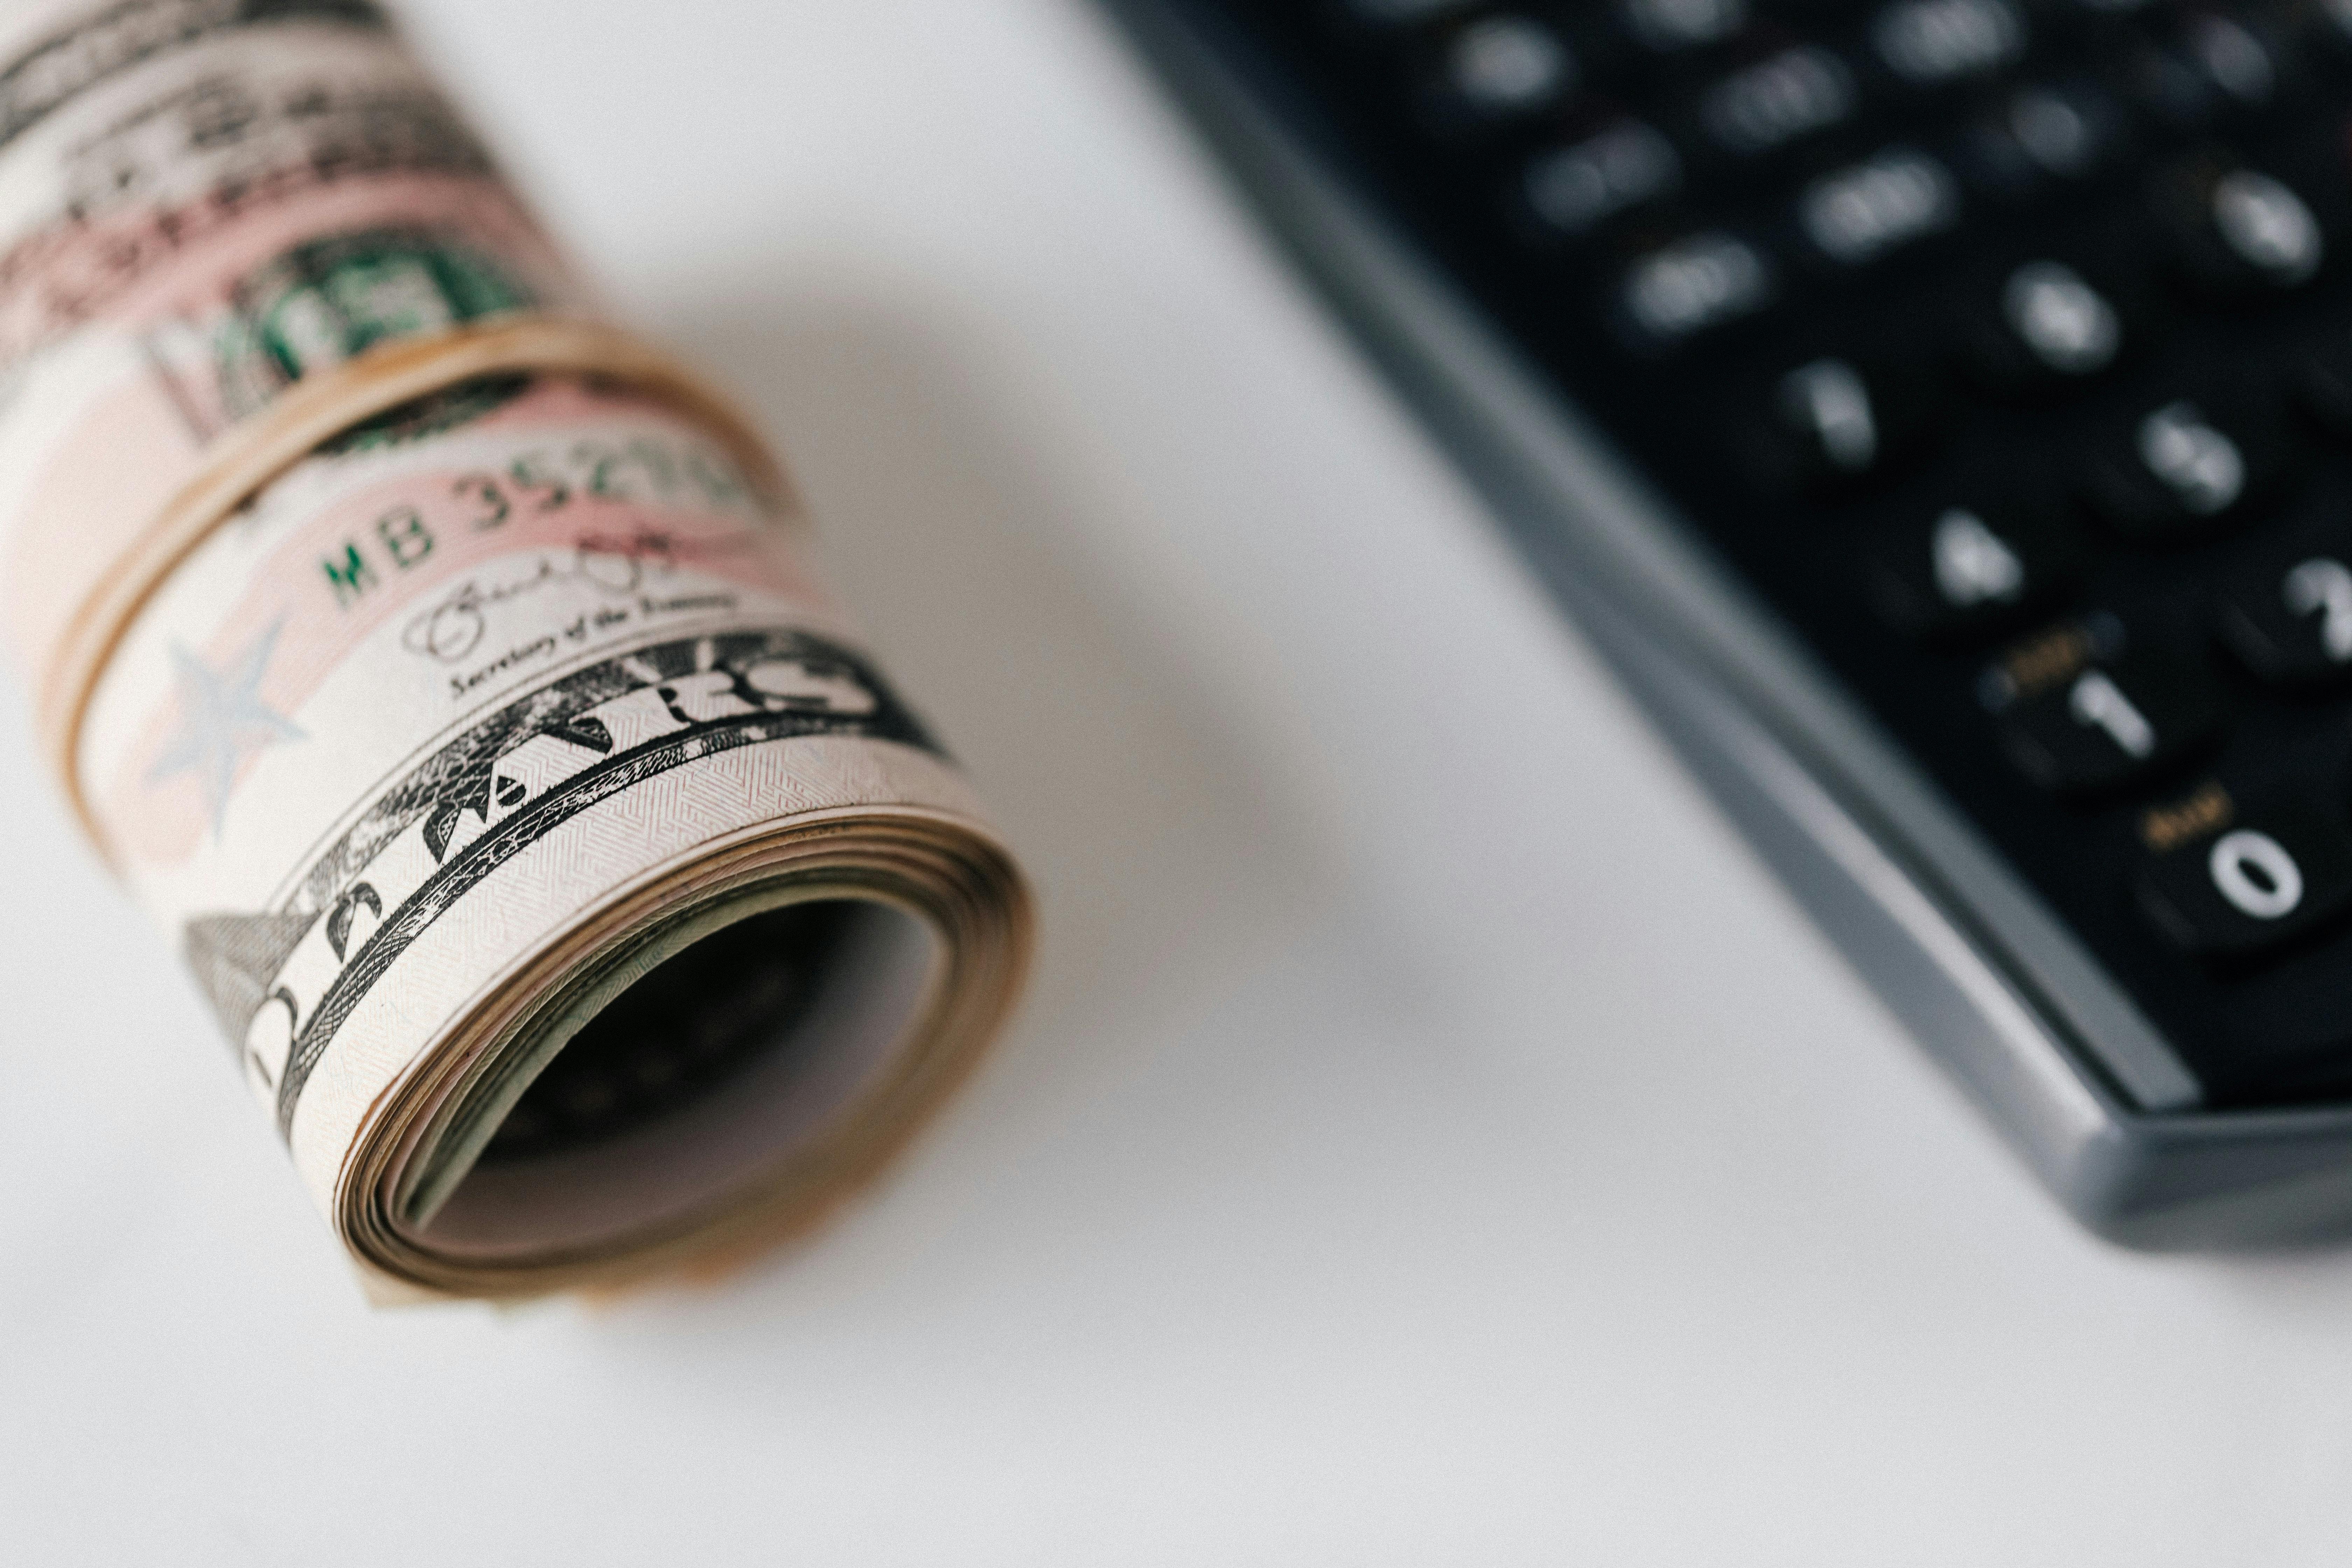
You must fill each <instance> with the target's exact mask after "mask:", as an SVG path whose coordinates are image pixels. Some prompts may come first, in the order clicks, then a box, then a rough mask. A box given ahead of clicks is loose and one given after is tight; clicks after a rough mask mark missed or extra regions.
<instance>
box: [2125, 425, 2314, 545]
mask: <svg viewBox="0 0 2352 1568" xmlns="http://www.w3.org/2000/svg"><path fill="white" fill-rule="evenodd" d="M2284 423H2285V422H2284V414H2283V412H2282V411H2281V410H2280V409H2279V407H2278V406H2277V405H2276V402H2275V400H2274V399H2273V398H2272V397H2270V396H2268V395H2265V394H2263V393H2261V392H2258V391H2255V390H2252V389H2250V388H2249V389H2240V390H2233V391H2229V392H2219V391H2217V392H2213V393H2209V394H2204V395H2192V396H2186V397H2174V398H2168V399H2166V400H2165V401H2163V402H2161V403H2158V405H2156V406H2154V407H2153V408H2149V409H2148V410H2147V412H2146V413H2143V414H2137V415H2135V416H2131V417H2130V418H2128V419H2126V420H2122V421H2117V422H2116V423H2113V424H2111V425H2110V426H2107V427H2105V429H2103V430H2101V431H2098V432H2096V433H2095V435H2094V436H2093V437H2092V438H2091V439H2090V440H2089V442H2088V443H2087V449H2086V451H2085V452H2084V458H2083V467H2082V483H2083V490H2084V497H2085V499H2087V500H2089V501H2090V503H2091V505H2092V507H2093V508H2094V509H2095V510H2096V511H2097V512H2098V513H2099V515H2100V517H2101V518H2102V519H2103V520H2105V522H2106V523H2107V525H2108V526H2109V527H2111V528H2113V529H2114V530H2115V531H2116V532H2118V533H2120V534H2123V535H2125V536H2126V537H2127V538H2131V539H2135V540H2138V541H2142V542H2161V541H2164V540H2167V539H2174V538H2180V537H2185V536H2187V535H2189V534H2191V533H2195V532H2200V531H2204V530H2207V529H2209V528H2212V527H2216V526H2220V525H2221V524H2224V523H2228V522H2233V521H2240V520H2242V519H2243V518H2245V517H2248V516H2250V515H2252V513H2254V512H2255V511H2257V510H2260V508H2261V507H2262V506H2263V504H2265V503H2266V502H2267V501H2269V500H2270V499H2271V498H2272V496H2273V494H2275V493H2276V491H2277V489H2278V488H2279V486H2280V483H2281V482H2282V480H2283V479H2284V478H2285V476H2286V473H2287V471H2288V469H2289V468H2290V466H2291V464H2292V461H2293V458H2294V448H2293V446H2292V444H2291V442H2290V440H2289V438H2288V437H2287V434H2286V431H2285V428H2284Z"/></svg>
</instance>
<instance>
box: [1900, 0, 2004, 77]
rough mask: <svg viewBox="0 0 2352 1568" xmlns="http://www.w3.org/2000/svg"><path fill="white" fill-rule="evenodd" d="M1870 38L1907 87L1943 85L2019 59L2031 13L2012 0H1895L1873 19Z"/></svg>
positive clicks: (1978, 74)
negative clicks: (2027, 20)
mask: <svg viewBox="0 0 2352 1568" xmlns="http://www.w3.org/2000/svg"><path fill="white" fill-rule="evenodd" d="M1870 43H1871V48H1872V51H1873V52H1874V54H1875V55H1876V56H1877V58H1878V60H1879V63H1880V64H1882V65H1883V66H1885V68H1886V69H1887V70H1888V71H1890V72H1891V73H1893V75H1894V76H1895V78H1896V79H1899V80H1900V81H1902V82H1903V83H1904V84H1905V85H1906V86H1908V87H1915V88H1919V87H1940V86H1942V85H1944V84H1946V83H1948V82H1957V81H1965V80H1968V79H1970V78H1973V77H1979V76H1984V75H1987V74H1989V73H1990V72H1993V71H1996V70H1999V69H2000V68H2002V67H2004V66H2007V65H2010V64H2011V63H2012V62H2013V61H2015V60H2017V59H2018V58H2020V57H2021V56H2022V55H2023V54H2024V53H2025V45H2026V32H2025V17H2024V15H2023V14H2022V13H2021V11H2020V10H2019V9H2018V8H2017V6H2016V5H2012V4H2011V0H1894V3H1893V4H1891V5H1885V6H1882V7H1881V8H1880V9H1879V12H1878V14H1877V15H1876V16H1874V17H1873V18H1872V19H1871V23H1870Z"/></svg>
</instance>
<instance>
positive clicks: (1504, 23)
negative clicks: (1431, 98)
mask: <svg viewBox="0 0 2352 1568" xmlns="http://www.w3.org/2000/svg"><path fill="white" fill-rule="evenodd" d="M1441 74H1442V79H1443V82H1444V89H1443V90H1444V98H1445V100H1447V102H1448V103H1449V104H1450V105H1452V106H1453V107H1454V108H1455V109H1456V110H1460V111H1462V112H1463V113H1465V114H1466V115H1467V116H1469V117H1470V118H1473V119H1475V120H1483V121H1496V120H1506V119H1511V118H1515V117H1517V116H1522V115H1528V114H1533V113H1536V112H1537V111H1538V110H1545V109H1549V108H1551V107H1552V106H1553V105H1555V104H1558V103H1559V102H1560V101H1562V100H1564V99H1566V98H1567V96H1568V95H1569V93H1570V91H1571V90H1573V89H1574V88H1575V85H1576V76H1577V67H1576V60H1575V58H1574V57H1573V56H1572V55H1570V53H1569V48H1568V46H1567V44H1565V43H1564V42H1562V41H1561V39H1560V37H1559V34H1558V33H1555V32H1554V31H1552V29H1551V28H1550V27H1549V26H1546V25H1545V24H1543V23H1541V22H1538V21H1537V20H1535V19H1534V18H1533V17H1531V16H1516V15H1504V16H1487V17H1485V18H1482V19H1481V20H1479V21H1475V22H1473V23H1471V24H1470V25H1469V26H1466V27H1464V28H1463V29H1462V30H1461V31H1460V32H1458V33H1455V34H1454V37H1452V38H1451V39H1450V40H1448V42H1447V43H1446V46H1445V50H1444V59H1443V62H1442V66H1441Z"/></svg>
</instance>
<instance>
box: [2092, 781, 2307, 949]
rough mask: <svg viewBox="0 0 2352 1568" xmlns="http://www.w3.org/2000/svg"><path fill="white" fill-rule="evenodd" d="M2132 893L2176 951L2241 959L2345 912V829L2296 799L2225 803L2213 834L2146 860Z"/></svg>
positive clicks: (2149, 918) (2288, 939) (2287, 939)
mask: <svg viewBox="0 0 2352 1568" xmlns="http://www.w3.org/2000/svg"><path fill="white" fill-rule="evenodd" d="M2225 798H2226V797H2225ZM2138 894H2139V905H2140V908H2141V910H2142V911H2143V912H2145V913H2146V915H2147V918H2148V920H2149V921H2150V922H2151V923H2153V924H2154V925H2155V926H2156V927H2157V929H2158V930H2159V931H2162V932H2163V933H2164V934H2165V935H2166V936H2168V937H2169V938H2171V939H2172V941H2173V942H2175V943H2177V944H2178V945H2179V946H2180V947H2181V948H2182V949H2184V950H2185V951H2187V952H2192V953H2195V954H2198V955H2199V956H2200V957H2210V958H2242V957H2246V956H2249V955H2251V954H2253V953H2257V952H2262V951H2263V950H2264V949H2266V948H2271V947H2275V946H2277V945H2279V944H2280V943H2282V942H2287V941H2290V940H2292V939H2293V938H2294V937H2297V936H2300V935H2302V934H2304V933H2305V932H2306V931H2311V930H2313V929H2314V928H2315V927H2318V926H2322V925H2325V924H2326V923H2328V922H2329V921H2334V920H2336V919H2337V918H2338V917H2340V916H2341V915H2342V914H2343V913H2344V912H2345V911H2346V910H2347V909H2352V833H2347V831H2346V829H2345V826H2344V825H2343V823H2342V822H2340V821H2339V820H2337V818H2336V814H2335V813H2332V812H2326V811H2322V810H2320V809H2319V808H2317V807H2315V806H2313V805H2307V804H2305V803H2302V802H2283V803H2279V804H2276V805H2270V806H2268V807H2266V808H2264V809H2262V810H2258V811H2252V812H2240V811H2237V810H2235V809H2231V812H2230V814H2229V817H2228V820H2227V822H2226V824H2225V826H2222V827H2221V830H2220V831H2217V832H2214V833H2210V834H2208V835H2205V836H2203V837H2197V838H2194V839H2192V840H2190V841H2189V842H2188V843H2185V844H2181V845H2178V846H2176V847H2172V848H2170V849H2168V850H2166V851H2164V852H2163V853H2160V854H2157V855H2154V856H2151V857H2150V858H2149V859H2148V862H2147V865H2146V867H2145V868H2143V869H2142V870H2141V872H2140V877H2139V888H2138Z"/></svg>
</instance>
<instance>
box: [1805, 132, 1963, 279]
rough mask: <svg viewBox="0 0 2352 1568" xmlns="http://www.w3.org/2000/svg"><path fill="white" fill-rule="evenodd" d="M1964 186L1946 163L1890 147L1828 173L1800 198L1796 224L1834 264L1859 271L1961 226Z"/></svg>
mask: <svg viewBox="0 0 2352 1568" xmlns="http://www.w3.org/2000/svg"><path fill="white" fill-rule="evenodd" d="M1959 216H1960V200H1959V186H1958V184H1957V183H1955V182H1954V180H1953V179H1952V176H1951V173H1950V171H1949V170H1948V169H1946V168H1945V167H1944V165H1943V163H1941V162H1939V161H1938V160H1937V159H1935V158H1931V157H1929V156H1928V155H1927V153H1922V152H1920V151H1918V150H1917V149H1916V148H1913V147H1889V148H1886V149H1885V150H1884V151H1882V152H1880V153H1877V154H1876V155H1875V156H1874V157H1871V158H1868V159H1866V160H1864V162H1862V163H1853V164H1850V165H1848V166H1847V167H1845V168H1843V169H1838V170H1835V171H1833V172H1832V173H1830V174H1823V175H1822V176H1821V177H1820V178H1818V179H1816V180H1814V181H1812V182H1811V184H1808V185H1806V187H1805V188H1804V190H1803V192H1802V193H1801V195H1799V197H1798V199H1797V226H1798V228H1799V229H1800V230H1801V232H1802V233H1803V234H1804V237H1806V238H1807V239H1808V240H1810V241H1811V242H1812V247H1813V249H1814V250H1815V251H1816V252H1818V253H1819V254H1820V255H1821V256H1822V257H1824V258H1827V259H1829V260H1830V261H1832V262H1834V263H1837V264H1839V265H1841V266H1844V267H1860V266H1863V265H1865V264H1866V263H1869V262H1872V261H1875V260H1877V259H1879V258H1881V257H1883V256H1885V255H1888V254H1889V253H1891V252H1894V251H1896V250H1900V249H1902V248H1904V247H1906V246H1909V245H1912V244H1914V243H1916V242H1917V241H1919V240H1922V239H1925V238H1927V237H1929V236H1931V235H1937V234H1941V233H1943V232H1944V231H1945V230H1947V229H1948V228H1950V227H1951V226H1953V225H1954V224H1956V223H1958V221H1959Z"/></svg>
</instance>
